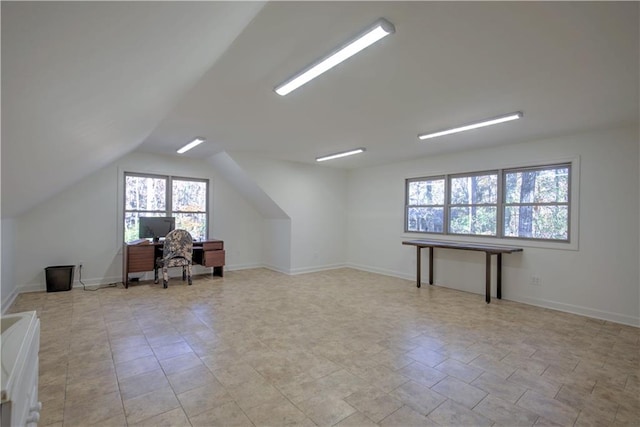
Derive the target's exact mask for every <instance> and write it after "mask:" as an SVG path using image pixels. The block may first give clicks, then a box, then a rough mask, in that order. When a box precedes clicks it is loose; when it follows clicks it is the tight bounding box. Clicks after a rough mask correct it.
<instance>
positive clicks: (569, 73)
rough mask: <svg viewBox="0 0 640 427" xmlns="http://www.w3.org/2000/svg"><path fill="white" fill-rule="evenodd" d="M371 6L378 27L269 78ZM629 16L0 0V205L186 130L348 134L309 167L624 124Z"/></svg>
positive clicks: (311, 148) (317, 50)
mask: <svg viewBox="0 0 640 427" xmlns="http://www.w3.org/2000/svg"><path fill="white" fill-rule="evenodd" d="M263 6H264V7H263ZM380 17H384V18H386V19H387V20H389V21H391V22H392V23H393V24H394V25H395V27H396V33H395V34H393V35H392V36H390V37H387V38H385V39H384V40H382V41H381V42H380V43H378V44H376V45H374V46H371V47H370V48H368V49H366V50H365V51H364V52H362V53H361V54H359V55H357V56H355V57H353V58H352V59H350V60H349V61H347V62H345V63H343V64H340V65H339V66H338V67H336V68H335V69H333V70H331V71H330V72H328V73H327V74H325V75H323V76H321V77H320V78H318V79H317V80H314V81H313V82H311V83H309V84H307V85H306V86H304V87H302V88H300V89H298V90H297V91H295V92H293V93H291V94H290V95H288V96H286V97H280V96H278V95H276V94H275V93H274V92H273V87H274V86H275V85H277V84H278V83H280V82H282V81H283V80H284V79H286V78H287V77H289V76H291V75H293V74H295V73H296V72H297V71H299V70H300V69H301V68H303V67H305V66H307V65H308V64H309V63H311V62H312V61H314V60H316V59H318V58H319V57H321V56H323V55H324V54H326V53H327V52H329V51H331V50H332V49H334V48H335V47H336V46H338V45H340V44H342V43H343V42H345V41H346V40H347V39H349V38H350V37H351V36H353V35H354V34H356V33H358V32H359V31H360V30H362V29H364V28H365V27H367V26H369V25H370V24H371V23H373V22H374V21H375V20H376V19H378V18H380ZM638 27H639V25H638V3H637V2H269V3H267V4H266V5H263V4H262V3H249V2H229V3H225V2H210V3H208V2H200V3H190V2H167V3H164V2H160V3H149V2H139V3H138V2H115V3H101V2H97V3H94V2H86V3H84V2H69V3H56V2H42V3H23V2H20V3H10V2H2V125H3V126H2V215H3V217H4V216H7V215H9V216H11V215H15V214H17V213H19V212H22V211H24V210H25V209H27V208H29V207H31V206H33V205H35V204H36V203H38V202H39V201H42V200H43V199H45V198H46V197H49V196H50V195H52V194H55V193H56V192H57V191H59V190H60V189H62V188H64V187H65V186H67V185H69V184H71V183H73V182H76V181H78V180H80V179H82V177H84V176H86V175H87V174H89V173H90V172H91V171H93V170H95V169H96V168H100V167H102V166H104V165H107V164H108V163H109V162H111V161H113V160H114V159H116V158H118V157H119V156H121V155H123V154H126V153H127V152H129V151H131V150H136V149H137V150H141V151H148V152H154V153H164V154H170V155H176V154H175V150H176V149H177V148H179V147H180V146H181V145H183V144H184V143H186V142H188V141H189V140H190V139H191V138H193V137H194V136H204V137H205V138H206V139H207V142H206V143H205V144H202V145H201V146H199V147H197V148H195V149H194V150H192V151H191V152H189V153H187V154H186V155H187V156H193V157H199V158H208V157H210V156H213V155H215V154H217V153H220V152H222V151H226V152H228V153H231V154H233V153H234V152H243V153H251V154H253V155H257V156H266V157H272V158H277V159H283V160H292V161H299V162H308V163H313V162H314V159H315V157H317V156H320V155H324V154H329V153H333V152H337V151H342V150H346V149H350V148H353V147H360V146H364V147H366V148H367V151H366V153H364V154H362V155H359V156H354V157H352V158H345V159H340V160H337V161H334V162H331V163H323V165H326V166H328V167H335V168H359V167H367V166H374V165H379V164H383V163H388V162H394V161H400V160H404V159H409V158H415V157H421V156H428V155H434V154H438V153H443V152H447V151H455V150H466V149H472V148H477V147H484V146H491V145H501V144H511V143H518V142H522V141H527V140H534V139H538V138H545V137H552V136H557V135H562V134H569V133H575V132H580V131H586V130H590V129H595V128H602V127H608V126H615V125H620V124H629V123H636V124H637V122H638V115H639V110H638V105H639V95H638V76H639V69H638V64H639V51H640V46H639V34H638ZM513 111H523V112H524V114H525V116H524V118H523V119H522V120H518V121H516V122H511V123H509V124H504V125H501V126H495V127H492V128H486V129H483V130H478V131H473V132H468V133H464V134H458V135H451V136H448V137H444V138H439V139H437V140H431V141H430V142H420V141H418V140H417V138H416V135H417V134H418V133H421V132H426V131H430V130H439V129H441V128H444V127H447V126H453V125H459V124H465V123H468V122H470V121H474V120H477V119H483V118H489V117H493V116H496V115H500V114H503V113H510V112H513ZM603 143H606V142H604V141H603ZM16 184H18V185H16Z"/></svg>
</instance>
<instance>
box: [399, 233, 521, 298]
mask: <svg viewBox="0 0 640 427" xmlns="http://www.w3.org/2000/svg"><path fill="white" fill-rule="evenodd" d="M402 244H403V245H410V246H415V247H416V249H417V254H418V259H417V260H416V264H417V272H416V281H417V285H418V287H420V261H421V258H420V251H421V250H422V248H429V284H430V285H433V249H434V248H444V249H460V250H465V251H480V252H484V253H485V256H486V267H485V301H486V302H487V304H489V303H490V302H491V255H497V262H496V264H497V265H496V274H497V277H496V296H497V297H498V299H502V254H510V253H513V252H522V250H523V249H522V248H515V247H512V246H497V245H482V244H475V243H460V242H449V241H444V240H426V239H424V240H423V239H420V240H406V241H404V242H402Z"/></svg>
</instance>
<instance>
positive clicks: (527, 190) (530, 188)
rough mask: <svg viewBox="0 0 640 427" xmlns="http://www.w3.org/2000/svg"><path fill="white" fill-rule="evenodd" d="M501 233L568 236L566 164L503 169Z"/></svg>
mask: <svg viewBox="0 0 640 427" xmlns="http://www.w3.org/2000/svg"><path fill="white" fill-rule="evenodd" d="M504 188H505V203H504V236H505V237H522V238H530V239H551V240H569V165H560V166H552V167H544V168H529V169H512V170H508V171H505V173H504Z"/></svg>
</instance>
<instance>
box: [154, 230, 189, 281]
mask: <svg viewBox="0 0 640 427" xmlns="http://www.w3.org/2000/svg"><path fill="white" fill-rule="evenodd" d="M192 256H193V238H192V237H191V234H189V232H188V231H186V230H179V229H178V230H173V231H171V232H170V233H169V234H167V236H166V237H165V239H164V246H163V248H162V258H158V259H156V263H155V268H154V283H158V269H159V268H162V284H163V286H164V287H165V288H167V287H168V286H169V268H170V267H182V280H183V281H184V280H189V285H191V284H192V281H191V264H192Z"/></svg>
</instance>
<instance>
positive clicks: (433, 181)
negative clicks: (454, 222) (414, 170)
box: [406, 177, 444, 233]
mask: <svg viewBox="0 0 640 427" xmlns="http://www.w3.org/2000/svg"><path fill="white" fill-rule="evenodd" d="M406 230H407V231H422V232H429V233H442V231H443V230H444V177H435V178H429V179H426V178H425V179H415V180H408V181H407V224H406Z"/></svg>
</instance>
